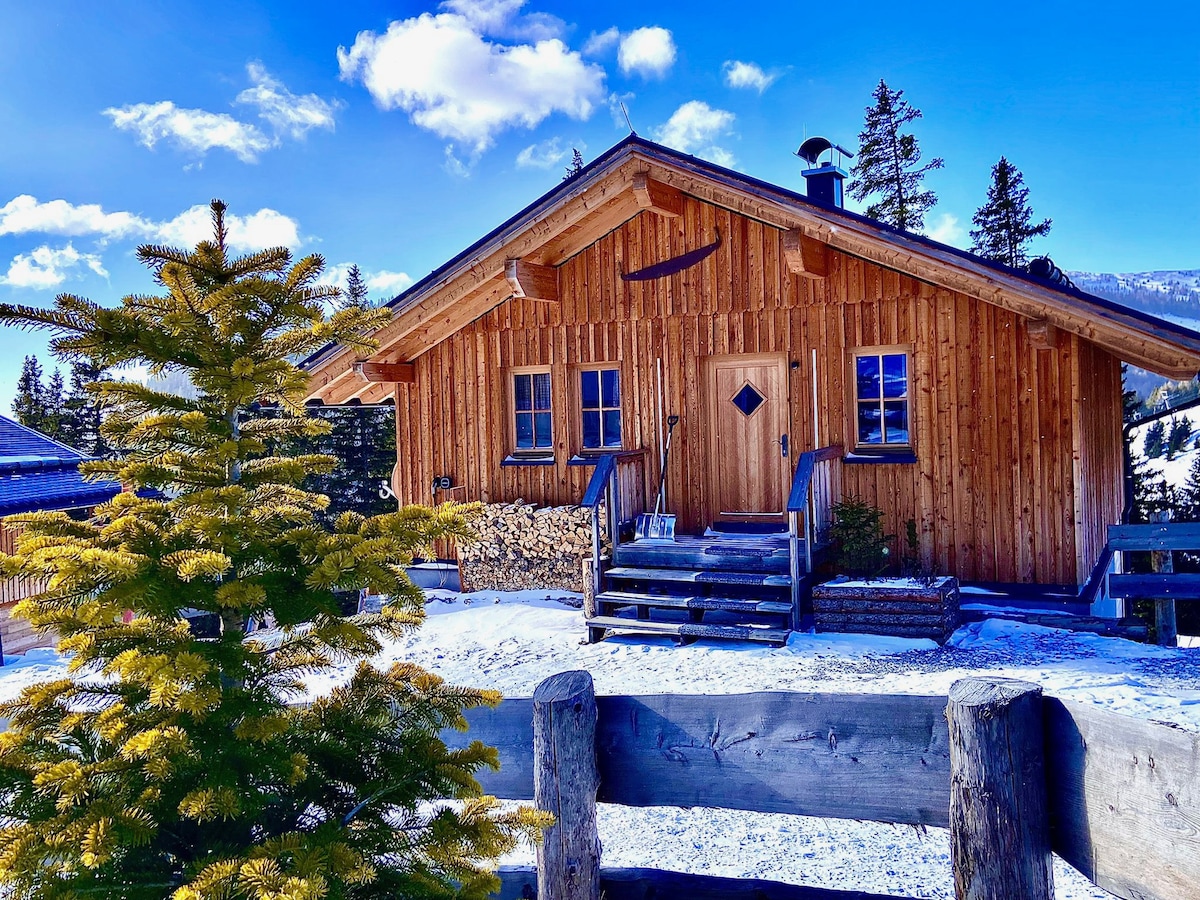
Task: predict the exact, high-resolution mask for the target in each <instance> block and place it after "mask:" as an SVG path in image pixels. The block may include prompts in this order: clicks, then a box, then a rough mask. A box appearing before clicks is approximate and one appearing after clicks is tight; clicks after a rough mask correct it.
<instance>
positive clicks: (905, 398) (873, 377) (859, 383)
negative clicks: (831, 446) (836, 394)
mask: <svg viewBox="0 0 1200 900" xmlns="http://www.w3.org/2000/svg"><path fill="white" fill-rule="evenodd" d="M910 357H911V354H910V353H909V350H908V348H907V347H864V348H862V349H860V350H855V351H854V358H853V371H852V373H851V381H852V384H853V385H854V407H853V414H854V431H855V443H856V445H857V446H858V448H860V449H864V450H869V451H872V452H877V451H885V450H893V449H895V450H911V448H912V436H911V424H910V419H911V415H910V412H911V410H910V406H909V396H910V393H911V392H910V385H911V381H910V379H911V374H912V373H911V365H910Z"/></svg>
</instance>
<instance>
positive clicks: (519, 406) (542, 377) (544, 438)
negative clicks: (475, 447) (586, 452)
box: [513, 372, 554, 453]
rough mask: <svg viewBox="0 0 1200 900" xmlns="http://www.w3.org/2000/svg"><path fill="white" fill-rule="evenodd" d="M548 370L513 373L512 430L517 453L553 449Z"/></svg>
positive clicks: (541, 451) (543, 451)
mask: <svg viewBox="0 0 1200 900" xmlns="http://www.w3.org/2000/svg"><path fill="white" fill-rule="evenodd" d="M553 419H554V416H553V409H552V407H551V394H550V373H549V372H518V373H516V374H514V375H513V434H514V437H515V448H514V449H515V450H516V452H518V453H548V452H551V451H552V450H553V449H554V425H553Z"/></svg>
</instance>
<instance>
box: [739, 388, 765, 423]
mask: <svg viewBox="0 0 1200 900" xmlns="http://www.w3.org/2000/svg"><path fill="white" fill-rule="evenodd" d="M766 401H767V398H766V397H764V396H763V395H762V394H760V393H759V392H758V391H756V390H755V389H754V386H753V385H752V384H750V382H748V381H747V382H746V383H745V384H744V385H742V389H741V390H740V391H738V392H737V393H736V394H734V395H733V399H732V401H731V402H732V403H733V405H734V406H736V407H737V408H738V409H740V410H741V411H742V415H744V416H746V417H747V418H749V417H750V416H752V415H754V411H755V410H756V409H758V408H759V407H760V406H762V405H763V404H764V403H765V402H766Z"/></svg>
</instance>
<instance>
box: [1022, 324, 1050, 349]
mask: <svg viewBox="0 0 1200 900" xmlns="http://www.w3.org/2000/svg"><path fill="white" fill-rule="evenodd" d="M1025 333H1026V334H1028V335H1029V345H1030V346H1031V347H1033V348H1034V349H1035V350H1053V349H1054V348H1055V347H1056V346H1057V343H1058V329H1057V328H1055V327H1054V326H1053V325H1052V324H1051V323H1050V322H1048V321H1046V320H1045V319H1028V320H1026V322H1025Z"/></svg>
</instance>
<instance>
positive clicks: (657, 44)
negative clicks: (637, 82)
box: [617, 25, 675, 78]
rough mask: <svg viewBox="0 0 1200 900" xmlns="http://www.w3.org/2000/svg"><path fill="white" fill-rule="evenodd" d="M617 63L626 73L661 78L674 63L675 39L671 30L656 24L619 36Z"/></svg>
mask: <svg viewBox="0 0 1200 900" xmlns="http://www.w3.org/2000/svg"><path fill="white" fill-rule="evenodd" d="M617 64H618V65H619V66H620V67H621V71H622V72H624V73H625V74H626V75H628V74H630V73H631V72H636V73H637V74H639V75H641V76H642V77H644V78H661V77H663V76H664V75H666V74H667V70H668V69H670V68H671V66H672V65H674V64H675V41H674V39H673V38H672V37H671V32H669V31H667V29H665V28H660V27H658V26H657V25H655V26H652V27H650V28H638V29H636V30H634V31H631V32H629V34H627V35H625V36H623V37H622V38H621V46H620V49H618V50H617Z"/></svg>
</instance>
